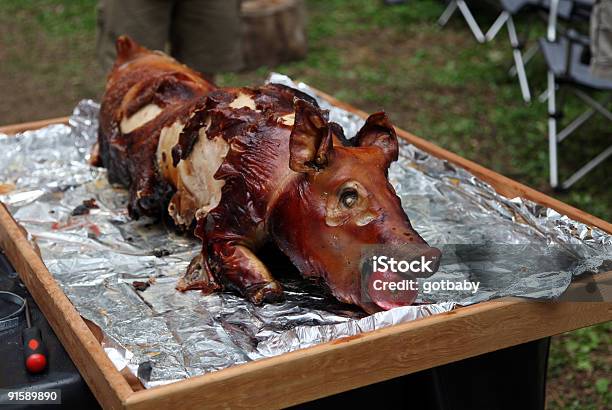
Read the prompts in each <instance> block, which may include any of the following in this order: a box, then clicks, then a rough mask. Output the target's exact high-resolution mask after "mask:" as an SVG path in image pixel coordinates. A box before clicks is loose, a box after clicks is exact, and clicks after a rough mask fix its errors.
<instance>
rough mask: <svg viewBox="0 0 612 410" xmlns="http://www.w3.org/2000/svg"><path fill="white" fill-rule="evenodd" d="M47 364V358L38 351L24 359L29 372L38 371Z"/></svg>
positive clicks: (43, 368)
mask: <svg viewBox="0 0 612 410" xmlns="http://www.w3.org/2000/svg"><path fill="white" fill-rule="evenodd" d="M46 366H47V358H46V357H45V356H43V355H42V354H40V353H34V354H33V355H31V356H29V357H28V358H27V359H26V368H27V369H28V371H29V372H30V373H40V372H42V371H43V370H45V367H46Z"/></svg>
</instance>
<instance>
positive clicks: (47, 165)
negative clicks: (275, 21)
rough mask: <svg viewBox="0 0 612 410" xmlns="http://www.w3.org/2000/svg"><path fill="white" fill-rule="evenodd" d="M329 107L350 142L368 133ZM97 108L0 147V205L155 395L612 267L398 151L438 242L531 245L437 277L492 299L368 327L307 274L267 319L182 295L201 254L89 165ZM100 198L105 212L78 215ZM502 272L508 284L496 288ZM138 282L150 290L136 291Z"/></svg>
mask: <svg viewBox="0 0 612 410" xmlns="http://www.w3.org/2000/svg"><path fill="white" fill-rule="evenodd" d="M269 81H271V82H276V83H284V84H287V85H291V86H294V87H296V88H299V89H301V90H302V91H305V92H308V93H310V94H313V92H312V90H311V89H310V88H309V87H308V86H306V85H304V84H294V83H293V82H292V81H291V80H290V79H289V78H288V77H286V76H282V75H279V74H273V75H272V76H271V78H270V79H269ZM315 97H316V95H315ZM319 100H320V99H319ZM320 102H321V105H322V106H324V107H325V108H327V109H329V110H330V117H331V119H332V120H333V121H336V122H338V123H340V124H341V125H342V126H343V127H344V129H345V132H346V135H347V136H349V137H350V136H352V135H354V134H355V133H356V131H357V130H358V129H359V128H360V127H361V125H362V124H363V120H362V119H361V118H359V117H357V116H355V115H353V114H351V113H347V112H346V111H343V110H341V109H339V108H336V107H332V106H330V105H329V104H328V103H326V102H325V101H322V100H320ZM98 110H99V105H98V104H97V103H95V102H93V101H90V100H86V101H82V102H81V103H80V104H79V105H78V106H77V107H76V108H75V110H74V113H73V115H72V117H71V120H70V124H69V125H68V126H65V125H53V126H49V127H46V128H43V129H41V130H36V131H27V132H24V133H22V134H20V135H18V136H16V137H8V136H4V135H0V193H2V194H0V200H1V201H2V202H4V203H5V204H6V205H7V206H8V208H9V210H10V211H11V212H12V213H13V215H14V217H15V219H16V220H18V221H19V222H20V223H21V224H22V225H23V226H24V227H25V228H26V229H27V230H28V231H29V233H30V234H31V235H32V237H33V238H34V239H35V241H36V243H37V244H38V246H39V248H40V250H41V253H42V257H43V260H44V261H45V263H46V265H47V267H48V268H49V270H50V271H51V273H52V274H53V275H54V277H55V278H56V279H57V281H58V282H59V284H60V286H61V287H62V289H63V290H64V292H65V293H66V295H67V296H68V297H69V299H70V300H71V301H72V303H73V304H74V305H75V306H76V308H77V310H78V311H79V312H80V314H81V315H82V316H83V317H85V318H87V319H89V320H91V321H93V322H94V323H96V324H97V325H98V326H100V327H101V329H102V330H103V332H104V335H105V337H104V341H103V347H104V349H105V351H106V352H107V354H108V355H109V357H110V358H111V360H112V361H113V362H114V363H115V365H116V366H117V368H118V369H123V368H124V367H126V366H127V367H128V368H129V369H130V370H131V371H132V372H133V373H134V374H136V375H138V377H139V378H140V380H141V381H142V382H143V384H144V385H145V387H152V386H156V385H160V384H166V383H170V382H173V381H177V380H181V379H184V378H187V377H190V376H195V375H199V374H203V373H207V372H212V371H215V370H219V369H223V368H227V367H229V366H232V365H235V364H239V363H244V362H248V361H251V360H256V359H258V358H262V357H268V356H274V355H278V354H282V353H284V352H288V351H292V350H296V349H300V348H304V347H308V346H312V345H315V344H317V343H322V342H325V341H329V340H333V339H337V338H340V337H345V336H350V335H355V334H358V333H361V332H366V331H371V330H374V329H378V328H382V327H386V326H390V325H393V324H397V323H401V322H406V321H409V320H414V319H417V318H422V317H427V316H430V315H433V314H437V313H441V312H446V311H449V310H451V309H453V308H454V307H455V306H456V305H457V304H461V305H467V304H471V303H476V302H479V301H482V300H487V299H492V298H496V297H501V296H505V295H515V296H524V297H537V298H554V297H557V296H559V295H560V294H561V293H562V292H563V291H564V290H565V289H566V288H567V286H568V285H569V283H570V281H571V279H572V277H573V276H575V275H578V274H580V273H582V272H585V271H591V272H596V271H597V270H599V269H600V267H601V266H602V265H603V264H605V263H608V262H610V261H612V237H611V236H610V235H608V234H606V233H604V232H602V231H600V230H597V229H591V228H590V227H588V226H586V225H584V224H582V223H579V222H576V221H573V220H571V219H569V218H568V217H566V216H562V215H559V214H558V213H556V212H555V211H553V210H551V209H547V208H544V207H542V206H539V205H536V204H534V203H531V202H529V201H525V200H521V199H517V198H515V199H507V198H504V197H502V196H500V195H498V194H496V193H495V191H494V190H493V189H492V188H491V187H490V186H488V185H487V184H486V183H484V182H482V181H480V180H478V179H477V178H475V177H474V176H473V175H471V174H470V173H468V172H467V171H465V170H463V169H461V168H457V167H456V166H454V165H452V164H450V163H448V162H447V161H444V160H440V159H438V158H435V157H432V156H430V155H428V154H426V153H424V152H422V151H420V150H418V149H416V148H415V147H413V146H411V145H409V144H407V143H401V150H400V151H401V152H400V159H399V161H398V162H397V163H395V164H393V165H392V167H391V170H390V179H391V181H392V183H393V185H394V186H395V188H396V189H397V192H398V194H399V195H400V197H401V199H402V204H403V206H404V208H405V209H406V212H407V213H408V215H409V217H410V219H411V221H412V223H413V225H414V227H415V229H416V230H417V231H418V232H419V233H420V234H421V235H422V236H423V237H424V238H425V239H426V240H427V241H428V242H430V243H431V244H442V245H446V244H483V243H484V244H486V243H495V244H514V245H519V246H522V247H521V248H512V249H513V250H512V252H511V253H512V254H513V258H514V259H511V260H506V259H504V258H497V259H495V258H493V260H487V261H485V262H483V261H482V260H479V259H478V258H476V259H475V263H474V264H470V263H468V262H469V261H468V262H466V258H465V257H464V258H463V259H461V260H460V262H458V263H451V264H449V265H445V266H442V267H441V269H440V271H439V272H438V273H436V274H435V275H434V276H433V277H432V278H430V279H431V280H436V278H438V279H443V278H455V279H458V278H468V277H473V275H474V272H475V271H476V272H480V274H481V275H482V279H483V283H484V285H483V286H484V288H483V290H482V292H479V293H477V294H476V295H469V294H466V295H460V297H458V296H457V294H456V293H455V294H445V293H444V292H440V293H436V294H433V295H429V296H428V299H427V300H421V302H428V304H422V305H416V306H408V307H402V308H396V309H393V310H390V311H387V312H379V313H376V314H374V315H370V316H367V315H365V314H364V313H363V312H361V311H360V310H359V309H357V308H354V307H351V306H347V305H342V304H340V303H338V302H337V301H335V300H334V299H333V298H332V297H330V296H329V295H328V294H327V293H325V292H324V291H323V290H321V289H319V288H318V287H316V286H315V285H313V284H311V283H310V282H307V281H304V280H302V279H301V278H299V277H298V275H293V276H291V275H289V276H288V277H286V278H283V279H282V282H283V285H284V288H285V290H286V300H285V301H284V302H282V303H278V304H268V305H264V306H259V307H258V306H253V305H252V304H250V303H249V302H247V301H245V300H244V299H243V298H241V297H239V296H237V295H234V294H231V293H217V294H212V295H207V296H203V295H202V294H201V293H200V292H197V291H191V292H185V293H180V292H178V291H176V290H175V289H174V286H175V283H176V280H177V277H178V276H179V275H180V273H181V272H183V271H184V270H185V269H186V267H187V265H188V264H189V261H190V260H191V258H192V257H193V256H194V255H195V254H196V253H197V252H198V251H199V248H200V244H199V243H198V242H197V241H196V240H194V239H192V238H189V237H187V236H181V235H178V234H176V233H175V232H173V231H171V230H170V229H168V228H167V227H165V226H164V225H163V224H154V223H153V221H151V220H149V219H147V218H143V219H141V220H138V221H133V220H130V219H129V217H128V215H127V212H126V202H127V192H126V191H125V190H124V189H122V188H119V187H113V186H110V185H109V184H108V182H107V179H106V171H105V170H104V169H98V168H93V167H91V166H89V165H88V163H87V160H88V159H89V150H90V147H91V145H92V144H93V143H94V141H95V140H96V135H97V114H98ZM90 198H94V199H95V200H96V203H97V205H98V207H99V208H97V209H91V210H90V212H89V213H88V214H85V215H72V212H73V210H75V208H77V207H78V206H79V205H81V204H82V202H83V200H87V199H90ZM534 244H536V245H537V246H535V245H534ZM559 246H561V248H563V249H565V248H567V249H570V248H571V252H572V253H573V254H574V255H575V256H576V257H577V258H578V260H579V261H580V263H577V264H574V265H572V266H571V267H570V268H567V269H559V267H557V266H556V265H555V262H554V260H555V255H556V254H555V252H552V251H551V252H549V251H548V249H549V248H551V249H558V248H559ZM449 249H452V248H449ZM517 249H518V250H517ZM506 254H507V253H506ZM506 256H507V255H506ZM445 257H446V255H445ZM451 259H452V258H451ZM467 259H469V258H467ZM536 260H537V261H538V262H537V263H536V262H535V261H536ZM483 264H484V265H486V266H483ZM513 266H520V267H521V268H520V269H513V268H512V267H513ZM543 266H545V267H546V266H550V267H551V268H549V269H542V267H543ZM273 272H274V271H273ZM491 272H493V274H494V275H495V276H496V278H499V277H501V278H503V280H487V274H489V279H490V276H491V275H490V273H491ZM134 282H143V283H146V284H145V285H144V286H148V287H147V288H146V290H144V291H141V290H135V287H134V286H133V283H134ZM143 283H141V284H140V285H143ZM432 302H433V303H432Z"/></svg>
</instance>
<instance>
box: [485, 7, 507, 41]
mask: <svg viewBox="0 0 612 410" xmlns="http://www.w3.org/2000/svg"><path fill="white" fill-rule="evenodd" d="M509 17H510V13H508V12H507V11H502V13H501V14H500V15H499V17H498V18H497V20H495V23H493V25H491V28H489V30H488V31H487V34H485V40H487V41H491V40H493V39H494V38H495V36H496V35H497V33H499V30H501V28H502V27H503V26H504V24H506V21H508V18H509Z"/></svg>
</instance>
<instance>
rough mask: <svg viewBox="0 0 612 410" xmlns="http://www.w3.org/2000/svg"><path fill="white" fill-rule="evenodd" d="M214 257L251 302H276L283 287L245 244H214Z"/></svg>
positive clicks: (229, 278)
mask: <svg viewBox="0 0 612 410" xmlns="http://www.w3.org/2000/svg"><path fill="white" fill-rule="evenodd" d="M213 253H214V256H213V259H216V260H219V261H220V262H221V263H220V264H221V266H220V268H221V269H220V270H221V273H222V275H223V276H224V277H225V278H226V279H227V280H228V281H229V282H230V283H231V284H232V285H234V286H236V287H237V288H238V290H240V292H241V293H242V294H243V295H245V296H246V297H247V298H248V299H249V300H250V301H251V302H253V303H255V304H261V303H263V302H275V301H278V300H280V299H281V298H282V295H283V288H282V287H281V285H280V283H278V281H276V280H275V279H274V278H273V277H272V275H271V274H270V272H269V271H268V269H267V268H266V267H265V265H264V264H263V263H262V262H261V261H260V260H259V258H258V257H257V256H255V254H254V253H253V251H251V250H250V249H249V248H247V247H246V246H244V245H238V244H235V243H231V242H225V243H217V244H215V245H213Z"/></svg>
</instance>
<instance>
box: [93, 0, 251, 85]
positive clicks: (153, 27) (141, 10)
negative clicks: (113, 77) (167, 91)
mask: <svg viewBox="0 0 612 410" xmlns="http://www.w3.org/2000/svg"><path fill="white" fill-rule="evenodd" d="M97 19H98V20H97V53H98V58H99V60H100V63H101V64H102V66H103V68H104V69H105V70H107V71H108V70H110V68H111V67H112V65H113V62H114V60H115V40H116V39H117V37H119V36H120V35H122V34H127V35H128V36H130V37H132V38H133V39H134V40H135V41H137V42H138V43H140V44H142V45H144V46H145V47H147V48H150V49H153V50H163V51H166V52H169V53H170V54H171V55H172V56H173V57H175V58H176V59H177V60H179V61H180V62H182V63H184V64H186V65H188V66H190V67H192V68H194V69H196V70H198V71H200V72H203V73H206V74H214V73H217V72H221V71H236V70H239V69H241V68H242V67H243V65H244V63H243V57H242V47H241V26H240V21H241V20H240V0H101V1H100V2H99V3H98V13H97Z"/></svg>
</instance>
